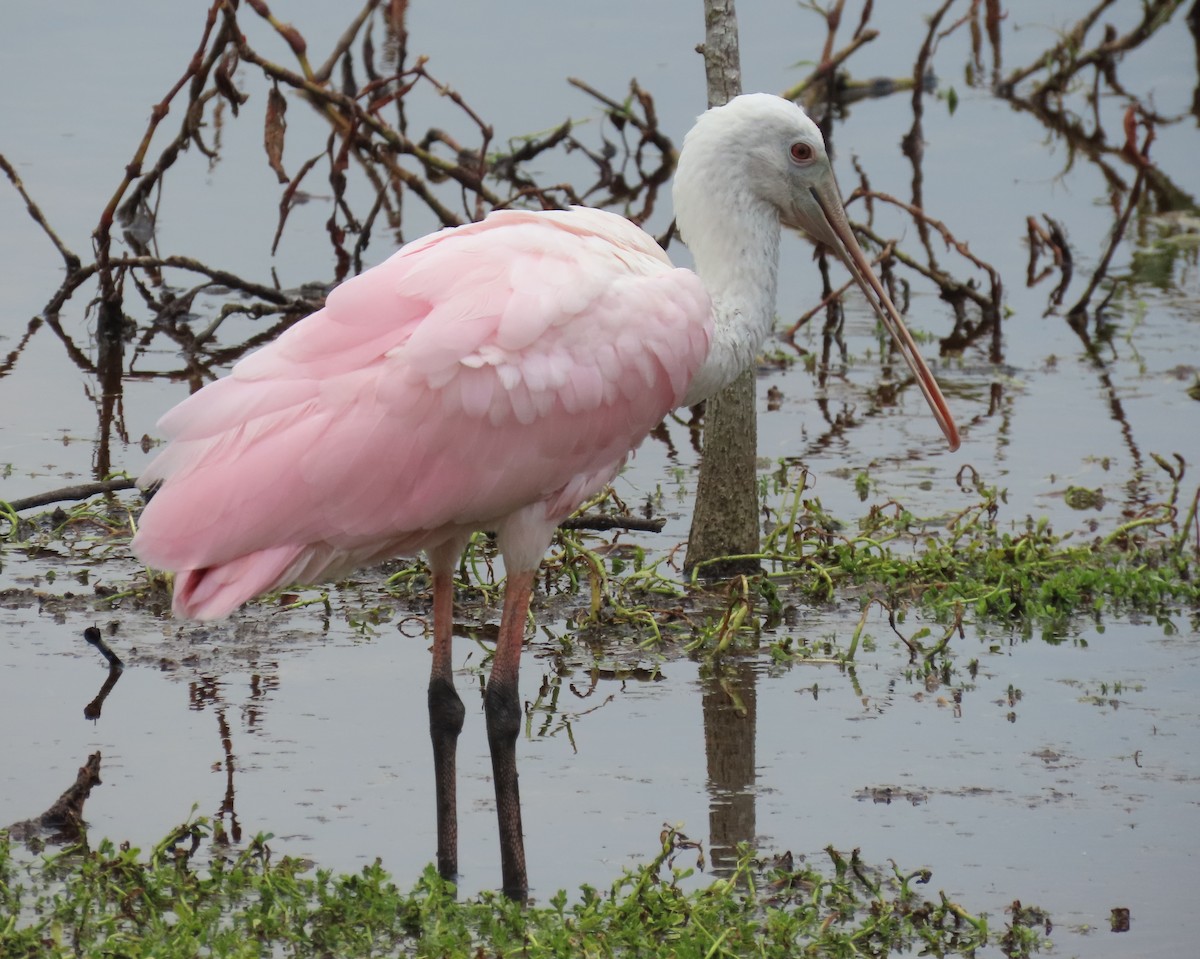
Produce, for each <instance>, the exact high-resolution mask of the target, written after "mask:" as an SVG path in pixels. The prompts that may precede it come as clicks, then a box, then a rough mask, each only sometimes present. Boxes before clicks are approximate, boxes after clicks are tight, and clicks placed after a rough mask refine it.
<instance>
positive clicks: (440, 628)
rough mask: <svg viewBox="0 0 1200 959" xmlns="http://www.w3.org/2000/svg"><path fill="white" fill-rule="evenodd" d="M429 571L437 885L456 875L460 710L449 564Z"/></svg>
mask: <svg viewBox="0 0 1200 959" xmlns="http://www.w3.org/2000/svg"><path fill="white" fill-rule="evenodd" d="M439 558H440V557H431V558H430V561H431V565H432V566H433V668H432V670H431V671H430V674H429V738H430V739H431V740H432V741H433V774H434V790H435V793H436V796H437V864H438V873H439V874H440V875H441V876H442V878H443V879H454V878H456V876H457V874H458V812H457V808H456V807H457V796H456V793H457V790H456V782H455V780H456V773H455V754H456V752H457V750H458V734H459V733H460V732H461V731H462V727H463V716H464V715H465V713H466V710H465V709H464V708H463V704H462V700H461V699H459V698H458V693H457V692H455V690H454V669H453V666H452V665H451V657H450V646H451V636H452V634H453V632H454V574H453V572H452V569H453V567H452V561H451V563H441V562H438V559H439Z"/></svg>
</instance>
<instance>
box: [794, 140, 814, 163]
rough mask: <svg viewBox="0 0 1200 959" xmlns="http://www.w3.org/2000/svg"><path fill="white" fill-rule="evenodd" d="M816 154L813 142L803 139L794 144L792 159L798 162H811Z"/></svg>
mask: <svg viewBox="0 0 1200 959" xmlns="http://www.w3.org/2000/svg"><path fill="white" fill-rule="evenodd" d="M816 155H817V154H816V151H815V150H814V149H813V146H812V144H811V143H805V142H804V141H803V140H801V141H800V142H798V143H793V144H792V159H793V160H795V161H796V162H797V163H811V162H812V161H813V158H814V157H815V156H816Z"/></svg>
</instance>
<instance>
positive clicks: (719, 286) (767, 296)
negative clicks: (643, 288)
mask: <svg viewBox="0 0 1200 959" xmlns="http://www.w3.org/2000/svg"><path fill="white" fill-rule="evenodd" d="M738 206H741V207H742V208H741V209H722V208H721V206H720V205H714V206H712V207H709V208H707V209H705V210H704V211H703V213H701V214H700V217H701V222H698V223H697V222H692V223H690V225H689V229H688V233H687V234H685V235H684V240H685V241H686V242H687V244H688V248H689V249H690V250H691V252H692V257H693V259H694V260H695V263H696V272H697V274H699V276H700V279H701V280H702V281H703V282H704V286H705V288H706V289H707V290H708V295H709V298H710V299H711V300H712V310H713V324H714V329H713V341H712V347H711V349H710V350H709V354H708V357H707V359H705V361H704V365H703V366H701V368H700V370H699V371H698V372H697V374H696V377H695V379H693V381H692V383H691V386H690V387H689V388H688V393H687V397H686V399H685V404H686V405H689V406H690V405H692V404H694V403H698V402H700V400H703V399H705V398H707V397H709V396H712V395H713V394H714V393H717V392H719V391H720V390H722V389H724V388H725V387H726V386H728V385H729V384H730V383H732V382H733V381H734V380H735V379H737V378H738V376H739V375H740V374H741V373H742V372H743V371H744V370H747V369H750V368H752V367H753V365H754V362H755V358H756V357H757V356H758V351H759V348H760V347H761V346H762V344H763V341H764V340H765V339H766V337H767V334H768V333H769V332H770V331H771V329H772V328H773V327H774V325H775V288H776V281H777V277H778V274H779V236H780V226H779V217H778V215H777V214H776V213H775V212H774V210H772V209H770V208H766V207H765V206H759V207H757V208H753V209H747V208H746V207H745V206H744V205H742V204H738Z"/></svg>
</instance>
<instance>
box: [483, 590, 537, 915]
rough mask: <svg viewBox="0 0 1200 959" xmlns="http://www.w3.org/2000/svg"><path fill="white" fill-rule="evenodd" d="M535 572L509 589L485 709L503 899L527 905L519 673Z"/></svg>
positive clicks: (505, 599) (527, 883)
mask: <svg viewBox="0 0 1200 959" xmlns="http://www.w3.org/2000/svg"><path fill="white" fill-rule="evenodd" d="M535 572H536V570H528V571H522V572H515V573H514V572H510V573H509V574H508V585H507V586H506V587H505V590H504V612H503V613H502V614H501V616H500V636H499V638H498V639H497V640H496V653H495V656H494V657H493V659H492V673H491V676H490V677H489V678H488V684H487V693H486V694H485V696H484V701H483V706H484V712H485V713H486V716H487V730H488V746H489V747H490V749H491V753H492V780H493V782H494V784H495V787H496V815H497V817H498V818H499V821H500V868H501V873H502V875H503V879H504V894H505V895H506V896H508V897H509V898H511V899H517V900H523V899H524V898H525V897H526V895H527V894H528V892H529V879H528V876H527V875H526V872H525V837H524V834H523V832H522V831H521V795H520V791H519V790H518V788H517V734H518V733H519V732H520V730H521V698H520V693H519V690H518V686H517V674H518V672H519V670H520V666H521V646H522V645H523V643H524V641H525V620H526V619H527V618H528V615H529V597H530V594H531V593H532V591H533V577H534V575H535Z"/></svg>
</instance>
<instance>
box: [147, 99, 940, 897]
mask: <svg viewBox="0 0 1200 959" xmlns="http://www.w3.org/2000/svg"><path fill="white" fill-rule="evenodd" d="M674 201H675V212H676V219H677V223H678V226H679V230H680V233H681V235H682V237H683V239H684V240H685V242H686V243H687V244H688V246H689V248H690V249H691V252H692V254H693V257H694V259H695V263H696V272H695V273H693V272H691V271H689V270H684V269H678V268H676V267H674V266H672V264H671V261H670V260H669V259H668V258H667V256H666V255H665V253H664V252H663V251H662V249H661V248H660V247H659V246H658V245H657V243H656V242H655V241H654V240H653V238H651V237H650V236H648V235H647V234H646V233H644V232H643V231H642V230H641V229H639V228H638V227H636V226H634V225H633V224H632V223H630V222H629V221H628V220H626V219H624V218H623V217H620V216H617V215H615V214H612V213H606V212H602V211H600V210H591V209H585V208H579V207H577V208H575V209H572V210H569V211H565V212H559V211H550V212H536V213H535V212H518V211H502V212H495V213H492V214H491V215H490V216H488V217H487V218H486V219H484V220H483V221H481V222H478V223H472V224H469V225H466V226H461V227H456V228H453V229H447V230H442V231H441V232H438V233H434V234H432V235H430V236H427V237H424V238H423V239H420V240H416V241H414V242H412V243H409V244H407V245H406V246H404V247H403V248H402V249H401V250H400V251H399V252H397V253H396V254H394V255H393V256H392V257H391V258H390V259H388V260H386V261H385V262H384V263H381V264H380V265H378V266H376V267H374V268H373V269H370V270H368V271H366V272H365V273H363V274H361V275H360V276H357V277H354V278H353V279H351V280H348V281H347V282H345V283H343V284H342V285H341V286H339V287H338V288H337V289H335V290H334V291H333V292H332V293H330V295H329V298H328V300H327V302H326V304H325V307H324V308H323V309H321V310H319V311H318V312H316V313H314V314H312V315H311V316H309V317H307V318H306V319H304V320H302V321H301V322H299V323H297V324H296V325H295V326H293V327H292V328H291V329H290V330H288V331H287V332H286V333H284V334H283V335H282V336H281V337H279V339H278V340H276V341H275V342H273V343H272V344H270V345H269V346H266V347H264V348H263V349H261V350H259V351H258V352H257V353H254V354H252V355H251V356H248V357H246V358H245V359H244V360H242V361H241V362H240V363H238V364H237V365H236V366H235V367H234V368H233V371H232V372H231V373H230V374H229V375H228V376H227V377H225V378H224V379H221V380H218V381H217V382H214V383H212V384H209V385H208V386H206V387H205V388H204V389H202V390H200V391H199V392H197V393H196V394H194V395H193V396H191V397H189V398H188V399H186V400H184V401H183V402H182V403H180V404H179V405H178V406H177V407H175V408H174V409H173V410H171V411H170V412H168V413H167V414H166V415H165V416H164V417H163V419H162V421H161V422H160V424H159V425H160V426H161V428H162V430H163V431H164V432H165V433H166V434H167V435H168V436H169V437H170V443H169V445H168V446H167V447H166V448H165V449H164V450H163V452H162V453H160V454H159V456H158V457H157V458H156V459H155V460H154V461H153V462H152V463H151V464H150V466H149V467H148V468H147V469H146V472H145V473H144V474H143V475H142V477H141V480H140V482H141V484H142V485H143V486H152V485H154V484H160V488H159V489H158V490H157V492H156V493H155V494H154V496H153V498H152V499H151V501H150V503H149V505H148V506H147V507H146V510H145V512H144V513H143V514H142V518H141V522H140V528H139V530H138V533H137V535H136V536H135V537H134V540H133V550H134V552H135V553H136V554H137V555H138V556H139V557H140V558H141V559H142V560H143V561H144V562H145V563H147V564H148V565H150V566H153V567H157V568H160V569H166V570H172V571H174V572H175V592H174V612H175V615H176V616H180V617H187V618H192V619H218V618H221V617H224V616H228V615H229V614H230V613H231V612H233V611H234V610H235V609H237V608H238V607H239V606H240V605H242V604H243V603H245V602H247V601H248V600H250V599H253V598H254V597H256V596H258V595H260V594H262V593H264V592H267V591H269V590H272V589H276V588H278V587H283V586H288V585H290V584H294V583H312V582H319V581H322V580H329V579H334V578H336V577H338V576H341V575H343V574H345V573H348V572H350V571H351V570H354V569H356V568H358V567H362V566H367V565H370V564H372V563H378V562H380V561H382V560H385V559H389V558H391V557H396V556H408V555H413V554H415V553H418V552H422V551H423V552H424V553H425V554H426V555H427V556H428V559H429V565H430V568H431V571H432V580H433V667H432V671H431V675H430V681H429V714H430V733H431V738H432V740H433V749H434V767H435V780H436V789H437V821H438V854H437V856H438V867H439V869H440V871H441V872H442V874H443V875H445V876H447V877H453V876H454V875H455V874H456V872H457V864H458V855H457V819H456V813H455V750H456V743H457V739H458V734H459V731H460V730H461V728H462V723H463V717H464V712H465V711H464V708H463V705H462V702H461V701H460V699H459V697H458V695H457V693H456V692H455V689H454V677H453V669H452V664H451V631H452V624H453V608H452V597H453V571H454V569H455V566H456V564H457V561H458V558H459V556H460V554H461V553H462V550H463V548H464V547H465V545H466V543H467V540H468V538H469V536H470V535H471V533H472V532H474V531H476V530H492V531H495V533H496V537H497V543H498V546H499V549H500V552H501V554H502V556H503V558H504V567H505V572H506V575H507V581H506V587H505V594H504V608H503V612H502V614H501V620H500V630H499V637H498V639H497V642H496V650H495V655H494V658H493V661H492V669H491V675H490V677H489V680H488V684H487V692H486V695H485V713H486V719H487V728H488V740H489V746H490V748H491V752H492V763H493V772H494V782H495V789H496V803H497V812H498V816H499V822H500V848H501V864H502V872H503V883H504V886H503V888H504V891H505V892H506V893H507V894H509V895H511V896H514V897H518V898H519V897H524V895H525V894H526V891H527V888H528V882H527V876H526V870H525V854H524V840H523V836H522V829H521V811H520V801H519V795H518V791H517V769H516V738H517V733H518V730H519V728H520V721H521V707H520V700H519V698H518V691H517V675H518V666H519V664H520V658H521V646H522V642H523V637H524V629H525V622H526V617H527V613H528V607H529V600H530V593H531V591H532V589H533V583H534V576H535V573H536V571H537V568H538V566H539V564H540V562H541V559H542V556H543V554H544V553H545V551H546V549H547V548H548V547H549V545H550V542H551V539H552V537H553V535H554V531H555V529H556V527H557V526H558V524H559V523H560V522H561V521H562V520H563V519H565V518H566V517H567V516H568V515H569V514H570V513H571V512H572V511H573V510H574V509H575V508H576V507H577V506H578V505H579V504H580V503H581V502H583V501H584V500H586V499H587V498H588V497H590V496H591V495H592V494H594V493H596V492H598V491H599V490H601V489H602V488H603V487H604V486H605V485H606V484H607V483H609V482H610V481H611V480H612V479H613V477H614V476H615V475H616V474H617V471H618V470H619V469H620V468H621V466H622V464H623V463H624V462H625V459H626V457H627V456H628V455H629V453H630V452H631V451H632V450H633V449H635V448H636V447H637V446H638V444H639V443H641V441H642V440H643V439H644V438H645V437H646V435H647V434H648V433H649V432H650V431H651V430H652V429H653V428H654V427H655V426H656V425H657V424H658V423H659V422H660V421H661V420H662V418H663V417H664V416H665V415H666V414H667V413H668V412H670V411H671V410H673V409H675V408H677V407H680V406H689V405H692V404H694V403H696V402H698V401H700V400H702V399H703V398H705V397H706V396H709V395H711V394H713V393H714V392H716V391H718V390H719V389H721V388H722V387H724V386H726V385H727V384H728V383H730V382H732V380H733V379H735V378H736V377H737V375H738V374H739V373H740V372H741V371H742V370H743V369H745V368H747V367H748V366H749V365H750V364H751V363H753V362H754V358H755V355H756V353H757V351H758V349H759V346H760V345H761V343H762V341H763V339H764V338H765V337H766V335H767V334H768V332H769V331H770V330H771V328H772V325H773V323H774V319H775V314H774V307H775V287H776V276H777V272H778V261H779V240H780V230H781V225H787V226H792V227H798V228H800V229H802V230H804V231H805V232H807V233H808V234H809V235H810V236H811V237H812V238H813V239H815V240H817V241H818V242H820V243H823V244H825V245H826V246H828V247H829V248H831V249H832V250H834V251H835V252H836V253H837V254H838V255H839V256H840V257H841V259H842V260H843V261H844V262H845V264H846V266H847V267H848V269H849V270H850V272H851V274H852V275H853V277H854V278H855V279H856V280H857V281H858V284H859V286H860V287H861V288H862V290H863V292H864V293H865V294H866V296H867V299H868V301H869V302H870V303H871V305H872V307H873V308H874V310H875V312H876V313H877V314H878V315H879V318H880V320H881V321H882V322H883V323H884V325H885V326H886V327H887V329H888V330H889V331H890V332H891V334H892V336H893V337H894V338H895V340H896V343H897V345H898V348H899V350H900V352H901V354H902V355H903V356H904V358H905V359H906V360H907V362H908V364H909V366H910V367H911V368H912V370H913V373H914V374H915V376H916V382H917V385H918V386H919V387H920V389H921V390H922V392H923V393H924V395H925V397H926V399H927V400H928V402H929V405H930V406H931V408H932V409H933V413H934V416H935V417H936V418H937V421H938V423H939V424H940V426H941V428H942V430H943V431H944V433H945V435H946V438H947V440H948V441H949V443H950V447H951V449H954V448H957V446H958V442H959V440H958V432H957V430H956V428H955V426H954V422H953V420H952V418H951V416H950V413H949V411H948V409H947V407H946V403H945V400H944V398H943V397H942V394H941V391H940V390H939V389H938V386H937V383H936V382H935V380H934V378H933V375H932V374H931V373H930V371H929V369H928V367H927V366H926V365H925V363H924V361H923V360H922V359H921V356H920V354H919V352H918V351H917V348H916V345H915V344H914V343H913V340H912V338H911V336H910V335H909V333H908V331H907V330H906V329H905V327H904V324H903V322H902V320H901V319H900V316H899V314H898V313H897V311H896V309H895V307H894V306H893V305H892V303H891V301H890V300H889V299H888V297H887V294H886V293H885V291H884V290H883V287H882V286H881V285H880V283H879V281H878V279H876V277H875V275H874V273H873V272H872V270H871V267H870V265H869V263H868V261H867V259H866V257H865V256H864V255H863V253H862V250H861V249H860V248H859V245H858V243H857V242H856V241H855V239H854V236H853V233H852V232H851V230H850V228H849V225H848V223H847V220H846V215H845V212H844V210H843V208H842V201H841V195H840V193H839V191H838V187H837V182H836V180H835V179H834V175H833V170H832V167H831V166H830V162H829V159H828V157H827V155H826V151H825V144H824V141H823V139H822V137H821V134H820V131H819V130H818V129H817V127H816V125H815V124H814V123H813V122H812V121H811V120H810V119H809V118H808V117H807V116H805V114H804V113H803V111H801V110H800V109H799V108H798V107H797V106H795V105H794V104H793V103H791V102H789V101H786V100H782V99H780V98H778V97H775V96H770V95H767V94H751V95H746V96H741V97H738V98H737V99H735V100H733V101H731V102H730V103H729V104H727V105H725V106H723V107H718V108H716V109H712V110H709V111H708V112H707V113H705V114H703V115H702V116H701V117H700V118H699V119H698V120H697V122H696V125H695V126H694V128H693V129H692V130H691V132H690V133H688V135H687V137H686V138H685V140H684V143H683V148H682V151H681V152H680V156H679V165H678V168H677V170H676V174H675V182H674Z"/></svg>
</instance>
